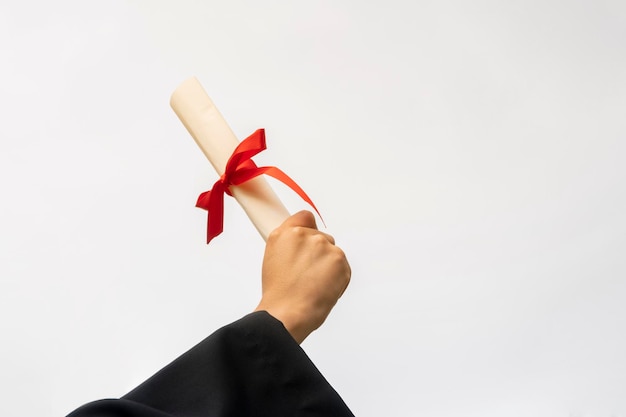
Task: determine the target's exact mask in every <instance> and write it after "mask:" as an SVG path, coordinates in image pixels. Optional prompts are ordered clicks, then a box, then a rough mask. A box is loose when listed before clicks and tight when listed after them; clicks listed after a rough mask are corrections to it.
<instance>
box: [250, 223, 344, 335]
mask: <svg viewBox="0 0 626 417" xmlns="http://www.w3.org/2000/svg"><path fill="white" fill-rule="evenodd" d="M350 274H351V271H350V265H349V264H348V260H347V259H346V256H345V254H344V253H343V251H342V250H341V249H340V248H339V247H337V246H335V240H334V239H333V237H332V236H330V235H328V234H326V233H323V232H320V231H319V230H317V226H316V225H315V218H314V217H313V214H312V213H310V212H308V211H301V212H299V213H296V214H294V215H293V216H291V217H289V218H288V219H287V220H285V222H284V223H283V224H282V225H281V226H280V227H278V228H277V229H276V230H274V231H273V232H272V233H271V234H270V236H269V237H268V239H267V245H266V247H265V256H264V259H263V274H262V275H263V296H262V298H261V302H260V303H259V305H258V307H257V308H256V310H255V311H260V310H265V311H267V312H268V313H269V314H271V315H272V316H274V317H275V318H276V319H278V320H280V321H281V322H282V323H283V325H284V326H285V328H286V329H287V330H288V331H289V333H290V334H291V336H292V337H293V338H294V339H295V340H296V341H297V342H298V343H302V341H303V340H304V339H305V338H306V337H307V336H308V335H309V334H310V333H311V332H312V331H313V330H315V329H317V328H318V327H320V326H321V325H322V323H324V320H326V317H327V316H328V314H329V313H330V310H331V309H332V308H333V306H334V305H335V304H336V303H337V300H338V299H339V297H341V295H342V294H343V292H344V291H345V289H346V287H347V286H348V283H349V282H350Z"/></svg>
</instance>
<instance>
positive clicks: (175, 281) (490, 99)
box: [0, 0, 626, 417]
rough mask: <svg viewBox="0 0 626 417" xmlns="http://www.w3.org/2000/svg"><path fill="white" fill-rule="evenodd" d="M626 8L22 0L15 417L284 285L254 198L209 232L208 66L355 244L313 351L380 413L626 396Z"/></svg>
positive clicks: (2, 175)
mask: <svg viewBox="0 0 626 417" xmlns="http://www.w3.org/2000/svg"><path fill="white" fill-rule="evenodd" d="M625 4H626V3H624V2H622V1H617V0H615V1H603V0H593V1H591V0H583V1H577V2H570V1H558V0H541V1H534V0H532V1H504V2H503V1H487V0H485V1H476V2H467V1H461V0H452V1H444V2H434V1H397V0H390V1H385V2H382V1H379V2H376V1H315V2H295V1H286V0H282V1H257V2H254V1H239V0H237V1H219V2H218V1H176V2H174V1H169V2H168V1H148V0H141V1H139V0H136V1H122V0H111V1H106V2H85V1H67V0H59V1H54V2H45V1H31V2H29V1H22V2H18V1H8V0H3V1H2V2H1V3H0V115H1V116H0V187H1V188H0V190H1V193H2V194H1V197H0V198H1V200H0V201H1V205H0V282H1V284H0V323H1V331H0V338H1V343H0V353H1V355H0V369H1V371H0V391H1V392H2V393H3V395H2V397H3V400H2V401H0V415H3V416H7V417H9V416H10V417H21V416H24V417H26V416H29V417H30V416H36V415H42V416H43V415H51V416H52V415H64V414H67V413H68V412H70V411H71V410H73V409H74V408H76V407H78V406H80V405H81V404H83V403H85V402H88V401H91V400H95V399H100V398H106V397H117V396H121V395H123V394H124V393H125V392H127V391H128V390H130V389H131V388H133V387H134V386H135V385H136V384H138V383H140V382H142V381H143V380H144V379H146V378H147V377H149V376H150V375H151V374H152V373H154V372H156V371H157V370H158V369H160V368H161V367H162V366H164V365H166V364H167V363H169V362H170V361H171V360H172V359H174V358H175V357H177V356H178V355H180V354H181V353H183V352H184V351H185V350H187V349H189V348H190V347H191V346H193V345H194V344H195V343H197V342H199V341H200V340H201V339H202V338H204V337H205V336H207V335H208V334H210V333H211V332H212V331H214V330H215V329H217V328H218V327H220V326H222V325H224V324H226V323H228V322H230V321H233V320H235V319H237V318H239V317H241V316H242V315H244V314H246V313H248V312H250V311H251V310H252V309H253V308H254V307H255V306H256V303H257V302H258V299H259V295H260V282H259V275H260V264H261V259H262V254H263V242H262V240H261V239H260V237H259V236H258V235H257V233H256V231H255V230H254V228H253V226H252V225H251V224H250V223H249V221H248V220H247V218H246V217H245V215H244V213H243V211H242V210H241V209H240V208H239V207H238V206H236V204H235V203H234V202H233V201H231V200H229V201H228V202H227V207H226V210H227V212H226V225H225V227H226V232H225V233H224V234H223V235H222V236H220V237H219V238H217V239H216V240H215V241H214V242H213V243H212V244H211V245H210V246H208V247H207V246H206V245H205V244H204V238H205V222H206V214H205V212H203V211H201V210H199V209H196V208H195V207H194V204H195V199H196V197H197V195H198V194H199V193H200V192H202V191H205V190H206V189H208V188H210V186H211V185H212V184H213V182H214V181H215V179H216V175H215V174H214V172H213V171H212V168H211V166H210V164H209V163H208V162H207V161H206V160H205V159H204V157H203V155H202V154H201V152H200V151H199V150H198V149H197V148H196V145H195V143H194V142H193V140H192V139H191V138H190V137H189V135H188V134H187V132H186V131H185V130H184V128H183V126H182V124H181V123H180V122H179V121H178V119H177V118H176V116H175V115H174V113H173V112H172V111H171V109H170V108H169V105H168V101H169V95H170V93H171V92H172V91H173V90H174V88H176V86H177V85H178V84H179V83H180V82H182V81H183V80H184V79H185V78H187V77H189V76H192V75H195V76H197V77H198V78H199V79H200V81H201V82H202V83H203V84H204V86H205V88H206V89H207V91H208V93H209V95H210V96H211V97H212V98H213V100H214V101H215V103H216V104H217V106H218V107H219V108H220V110H221V111H222V113H223V114H224V116H225V118H226V120H227V121H228V122H229V123H230V125H231V126H232V128H233V130H234V131H235V133H236V134H237V135H238V136H239V137H240V138H244V137H245V136H247V135H248V134H250V133H251V132H253V131H254V130H255V129H257V128H259V127H264V128H265V129H266V132H267V135H268V147H269V149H268V150H267V151H266V152H265V153H264V154H262V155H260V156H259V158H257V161H258V162H260V163H263V164H271V165H277V166H279V167H281V168H282V169H283V170H284V171H285V172H287V173H288V174H289V175H291V176H292V177H293V178H294V179H295V180H296V181H298V182H299V183H300V185H301V186H302V187H303V188H304V189H305V190H306V191H307V192H308V193H309V195H310V196H311V197H312V198H313V200H314V201H315V202H316V204H317V205H318V207H319V209H320V210H321V212H322V214H323V215H324V217H325V220H326V222H327V224H328V230H327V231H328V232H329V233H332V234H334V235H335V236H336V239H337V242H338V244H339V245H340V246H342V247H343V248H344V249H345V251H346V252H347V254H348V256H349V259H350V261H351V264H352V267H353V280H352V283H351V286H350V288H349V290H348V291H347V292H346V294H345V295H344V297H343V298H342V300H340V303H339V304H338V305H337V307H336V309H335V310H334V311H333V313H332V314H331V316H330V317H329V319H328V321H327V323H326V325H325V326H324V327H323V328H321V329H320V330H319V331H318V332H316V333H314V334H312V335H311V336H310V337H309V339H308V340H307V341H305V343H304V345H303V348H304V349H305V350H306V352H307V353H308V354H309V355H310V356H311V358H312V359H313V361H314V362H315V363H316V364H317V366H318V367H319V368H320V370H321V371H322V372H323V373H324V375H325V376H326V377H327V379H328V380H329V381H330V382H331V384H332V385H333V386H334V387H335V388H336V389H337V390H338V391H339V393H340V394H341V395H342V396H343V398H344V399H345V401H346V402H347V403H348V405H349V406H350V407H351V409H352V410H353V412H354V413H355V414H356V415H358V416H361V417H367V416H394V415H403V416H407V415H416V416H418V415H419V416H422V415H423V416H433V417H435V416H442V417H443V416H481V417H485V416H494V417H496V416H498V417H500V416H534V417H538V416H550V417H554V416H568V417H569V416H579V417H586V416H600V417H616V416H623V415H626V355H624V352H626V336H625V335H626V255H625V252H626V219H625V217H624V213H626V187H625V181H626V166H625V164H624V160H625V158H626V76H625V74H626V47H625V45H626V43H625V41H626V6H625ZM272 184H273V185H275V189H276V191H277V192H278V193H279V195H280V196H281V198H283V200H284V201H285V203H286V204H287V206H288V207H289V208H290V210H292V211H296V210H300V209H304V208H306V206H305V205H304V204H303V203H301V202H300V201H298V198H297V197H295V196H294V195H292V193H291V191H290V190H288V189H286V187H284V186H282V185H280V184H277V183H276V182H272Z"/></svg>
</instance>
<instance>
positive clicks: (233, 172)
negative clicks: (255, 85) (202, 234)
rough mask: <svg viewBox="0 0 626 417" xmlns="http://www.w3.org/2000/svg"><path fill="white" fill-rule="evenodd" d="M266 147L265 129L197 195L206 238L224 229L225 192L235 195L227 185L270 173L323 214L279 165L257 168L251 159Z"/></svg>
mask: <svg viewBox="0 0 626 417" xmlns="http://www.w3.org/2000/svg"><path fill="white" fill-rule="evenodd" d="M265 149H267V147H266V146H265V129H258V130H257V131H256V132H254V133H253V134H251V135H250V136H248V137H247V138H246V139H245V140H243V141H242V142H241V143H240V144H239V145H238V146H237V147H236V148H235V150H234V151H233V154H232V155H231V156H230V158H229V159H228V162H227V163H226V169H225V170H224V174H223V175H222V176H221V177H220V179H219V180H217V181H216V182H215V184H213V188H212V189H211V190H209V191H205V192H203V193H202V194H200V196H199V197H198V201H197V202H196V207H199V208H202V209H205V210H207V211H208V212H209V213H208V220H207V241H206V243H207V244H209V242H211V240H212V239H213V238H214V237H216V236H218V235H219V234H220V233H222V231H223V230H224V193H226V194H228V195H230V196H232V194H231V193H230V190H229V189H228V187H230V186H231V185H240V184H243V183H244V182H246V181H249V180H251V179H252V178H254V177H257V176H259V175H262V174H266V175H269V176H271V177H274V178H276V179H277V180H279V181H281V182H283V183H284V184H285V185H287V186H288V187H290V188H291V189H292V190H294V191H295V192H296V193H297V194H298V195H299V196H300V197H302V199H303V200H304V201H306V202H307V203H309V205H311V207H313V209H315V212H316V213H317V214H318V215H319V216H320V218H321V217H322V216H321V215H320V212H319V211H318V210H317V207H315V204H313V201H311V199H310V198H309V196H308V195H306V193H305V192H304V190H303V189H302V188H300V186H299V185H298V184H296V182H295V181H294V180H292V179H291V178H289V176H287V174H285V173H284V172H283V171H281V170H280V169H278V168H276V167H257V166H256V164H255V163H254V162H253V161H252V159H251V158H252V157H253V156H254V155H256V154H258V153H259V152H262V151H264V150H265Z"/></svg>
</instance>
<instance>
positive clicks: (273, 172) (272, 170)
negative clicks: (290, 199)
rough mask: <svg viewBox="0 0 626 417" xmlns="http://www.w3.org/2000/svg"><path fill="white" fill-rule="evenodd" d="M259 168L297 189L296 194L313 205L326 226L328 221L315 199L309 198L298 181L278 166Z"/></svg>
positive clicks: (294, 189)
mask: <svg viewBox="0 0 626 417" xmlns="http://www.w3.org/2000/svg"><path fill="white" fill-rule="evenodd" d="M258 169H259V170H260V171H262V173H263V174H265V175H269V176H270V177H274V178H276V179H277V180H278V181H280V182H282V183H283V184H285V185H286V186H288V187H289V188H291V189H292V190H293V191H295V192H296V194H298V195H299V196H300V197H301V198H302V199H303V200H304V201H306V202H307V203H309V205H310V206H311V207H313V209H314V210H315V212H316V213H317V215H318V216H320V220H322V223H323V224H324V227H326V222H325V221H324V218H323V217H322V215H321V214H320V212H319V210H318V209H317V207H315V204H314V203H313V200H311V199H310V198H309V196H308V195H307V193H305V192H304V190H303V189H302V188H300V186H299V185H298V184H296V182H295V181H294V180H292V179H291V177H289V175H287V174H285V173H284V172H283V171H281V170H280V169H278V168H276V167H260V168H258Z"/></svg>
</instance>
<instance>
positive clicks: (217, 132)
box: [170, 77, 289, 240]
mask: <svg viewBox="0 0 626 417" xmlns="http://www.w3.org/2000/svg"><path fill="white" fill-rule="evenodd" d="M170 106H172V109H173V110H174V112H175V113H176V115H177V116H178V118H179V119H180V121H181V122H183V125H185V127H186V128H187V131H189V133H190V134H191V136H192V137H193V138H194V140H195V141H196V143H197V144H198V146H199V147H200V149H201V150H202V152H203V153H204V155H205V156H206V157H207V158H208V160H209V161H210V162H211V165H213V168H215V170H216V171H217V173H218V175H220V176H221V175H222V174H223V173H224V169H225V167H226V163H227V162H228V158H230V156H231V154H232V153H233V151H234V150H235V148H236V147H237V145H238V144H239V141H238V140H237V138H236V137H235V134H234V133H233V131H232V130H231V129H230V127H229V126H228V124H227V123H226V120H224V118H223V117H222V115H221V114H220V112H219V110H217V107H215V104H213V101H211V99H210V98H209V96H208V95H207V93H206V91H204V89H203V88H202V85H200V82H199V81H198V80H197V79H196V78H195V77H192V78H189V79H187V80H185V81H184V82H183V83H182V84H181V85H180V86H179V87H178V88H177V89H176V90H174V92H173V93H172V97H171V99H170ZM230 192H231V193H232V195H233V197H235V199H236V200H237V201H238V202H239V204H240V205H241V207H243V209H244V211H245V212H246V214H247V215H248V217H249V218H250V220H252V223H253V224H254V226H255V227H256V228H257V230H258V231H259V233H260V234H261V237H263V239H264V240H267V237H268V236H269V234H270V232H271V231H272V230H274V229H275V228H277V227H278V226H280V225H281V224H282V222H284V221H285V219H287V217H289V212H288V211H287V209H286V208H285V206H284V205H283V204H282V203H281V201H280V200H279V199H278V196H277V195H276V194H275V193H274V191H273V190H272V188H271V187H270V185H269V184H268V183H267V181H266V180H265V178H263V177H262V176H258V177H256V178H253V179H251V180H250V181H247V182H245V183H243V184H241V185H238V186H231V187H230Z"/></svg>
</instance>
